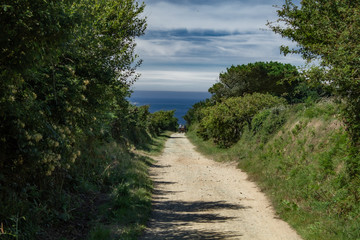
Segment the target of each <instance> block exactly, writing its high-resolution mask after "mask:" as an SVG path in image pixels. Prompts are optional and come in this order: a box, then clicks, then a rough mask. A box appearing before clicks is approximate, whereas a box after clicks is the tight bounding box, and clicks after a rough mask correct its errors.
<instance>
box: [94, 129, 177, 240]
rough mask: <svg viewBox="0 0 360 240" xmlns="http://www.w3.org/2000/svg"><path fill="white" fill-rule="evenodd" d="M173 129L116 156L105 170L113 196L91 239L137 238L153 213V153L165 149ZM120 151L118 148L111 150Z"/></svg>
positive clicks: (107, 182) (101, 208)
mask: <svg viewBox="0 0 360 240" xmlns="http://www.w3.org/2000/svg"><path fill="white" fill-rule="evenodd" d="M170 134H171V132H169V131H167V132H164V133H162V134H160V135H159V136H158V137H155V138H152V139H151V141H149V142H147V143H146V144H144V145H141V146H137V148H138V150H135V151H133V152H132V153H129V155H128V156H125V157H124V156H123V155H122V157H120V158H116V160H115V161H114V159H113V161H112V162H111V164H109V165H108V166H107V167H106V168H105V170H104V174H105V179H104V180H105V182H106V184H107V185H108V184H110V188H109V190H110V191H109V199H108V201H106V202H105V203H104V204H102V205H101V206H99V216H98V218H97V219H98V220H97V221H96V222H95V227H94V228H93V230H92V231H91V233H90V236H89V239H90V240H104V239H105V240H106V239H109V240H110V239H129V240H130V239H137V237H138V236H139V235H140V234H141V233H142V231H143V230H144V228H145V224H146V222H147V220H148V218H149V215H150V213H151V192H152V182H151V180H150V177H149V175H148V170H149V166H150V165H151V164H152V163H153V160H152V159H151V158H150V157H149V156H154V155H158V154H160V153H161V152H162V150H163V148H164V144H165V142H166V140H167V139H168V138H169V136H170ZM110 152H111V153H112V154H116V152H117V151H116V148H115V149H112V150H110Z"/></svg>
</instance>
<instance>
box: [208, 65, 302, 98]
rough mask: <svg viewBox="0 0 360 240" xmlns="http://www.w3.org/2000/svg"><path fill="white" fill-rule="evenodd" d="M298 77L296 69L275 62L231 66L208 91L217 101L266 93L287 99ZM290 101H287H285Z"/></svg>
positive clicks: (296, 83) (297, 82)
mask: <svg viewBox="0 0 360 240" xmlns="http://www.w3.org/2000/svg"><path fill="white" fill-rule="evenodd" d="M299 81H300V76H299V73H298V71H297V69H296V67H295V66H292V65H290V64H282V63H278V62H256V63H249V64H247V65H238V66H231V67H230V68H227V71H226V72H224V73H220V75H219V82H218V83H215V84H214V85H213V86H212V87H211V88H210V89H209V92H210V93H212V94H213V98H214V99H215V100H216V101H220V100H221V99H222V98H229V97H240V96H243V95H244V94H251V93H255V92H258V93H269V94H272V95H275V96H278V97H280V96H281V97H285V98H289V96H288V95H289V94H290V93H292V92H293V91H294V87H296V86H297V85H298V84H299ZM288 100H290V99H288Z"/></svg>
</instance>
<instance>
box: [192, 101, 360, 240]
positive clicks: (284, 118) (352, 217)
mask: <svg viewBox="0 0 360 240" xmlns="http://www.w3.org/2000/svg"><path fill="white" fill-rule="evenodd" d="M338 111H339V110H338V106H337V105H336V104H334V103H333V102H332V101H330V100H323V101H321V102H319V103H317V104H310V105H309V104H308V105H306V104H298V105H294V106H290V107H287V108H284V109H277V110H276V109H275V110H271V111H270V110H265V111H263V112H261V113H259V114H257V115H256V116H255V117H254V118H253V121H252V127H251V129H247V130H245V131H244V133H243V135H242V136H241V139H240V141H239V142H238V143H237V144H236V145H234V146H232V147H231V148H228V149H219V148H217V147H215V146H214V145H213V143H212V142H204V141H202V140H201V139H200V138H198V137H197V136H196V125H193V126H192V128H191V129H190V132H189V134H188V136H189V138H190V139H191V141H192V142H193V143H194V144H195V145H197V146H198V149H199V150H200V151H201V152H202V153H204V154H206V155H208V156H211V157H212V158H214V159H216V160H218V161H237V162H238V165H239V167H240V168H241V169H243V170H245V171H246V172H248V173H249V175H250V177H251V179H253V180H254V181H256V182H257V183H258V184H259V186H260V187H261V189H262V190H263V191H265V192H266V193H267V195H268V196H269V197H270V199H271V200H272V201H273V204H274V205H275V208H276V211H277V212H278V214H279V215H280V216H281V217H282V218H283V219H284V220H286V221H288V222H289V223H290V224H291V225H292V226H293V227H294V228H295V229H297V231H298V233H299V234H300V235H302V237H303V238H304V239H327V240H328V239H359V238H360V231H359V229H360V223H359V221H358V217H359V213H360V205H359V203H358V201H357V199H358V198H357V197H358V196H357V195H356V192H357V191H356V186H359V184H358V183H356V182H354V181H356V180H350V179H349V177H348V176H347V171H346V164H345V160H346V157H347V155H348V153H347V148H348V137H347V134H346V132H345V130H344V128H343V125H342V123H341V121H339V119H338V118H337V116H338ZM234 190H235V189H234Z"/></svg>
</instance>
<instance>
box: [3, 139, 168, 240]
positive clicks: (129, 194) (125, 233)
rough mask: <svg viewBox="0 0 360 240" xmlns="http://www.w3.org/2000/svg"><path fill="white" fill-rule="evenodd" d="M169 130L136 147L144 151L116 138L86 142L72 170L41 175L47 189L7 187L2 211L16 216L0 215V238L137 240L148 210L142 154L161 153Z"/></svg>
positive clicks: (148, 162) (146, 161)
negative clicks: (54, 174)
mask: <svg viewBox="0 0 360 240" xmlns="http://www.w3.org/2000/svg"><path fill="white" fill-rule="evenodd" d="M170 134H171V132H165V133H162V134H161V135H160V136H159V137H155V138H151V139H149V140H148V141H146V144H143V145H141V146H137V148H140V149H143V150H142V151H143V152H142V154H139V153H136V151H129V147H128V146H126V145H124V144H123V143H118V142H116V141H115V140H110V141H96V140H93V141H91V142H89V141H88V142H86V143H84V146H83V147H82V149H83V150H82V153H81V156H80V157H79V159H78V160H77V161H76V162H75V163H74V164H75V166H74V167H73V168H72V169H70V170H69V171H68V172H64V173H59V174H58V175H56V176H52V178H50V177H49V178H48V179H44V182H47V185H50V186H52V187H51V188H49V187H46V188H45V187H43V188H37V187H35V186H31V185H27V186H25V187H24V189H25V190H24V191H23V192H22V195H17V194H16V193H13V192H11V191H7V193H8V194H9V196H8V199H9V201H4V200H3V201H2V204H3V205H2V208H1V209H0V211H1V213H2V214H3V215H6V214H9V213H10V212H15V213H16V214H15V215H11V216H10V217H9V220H6V219H0V223H1V225H0V239H4V240H15V239H16V240H18V239H24V240H25V239H26V240H28V239H40V240H42V239H44V240H45V239H61V240H67V239H90V240H107V239H137V237H138V236H139V235H140V234H141V232H142V230H143V229H144V228H145V224H146V222H147V219H148V217H149V214H150V212H151V191H152V182H151V180H150V178H149V175H148V169H149V166H150V165H151V164H152V163H153V160H152V159H151V158H150V157H147V156H146V155H149V156H151V155H156V154H160V153H161V151H162V149H163V147H164V143H165V141H166V140H167V138H168V137H169V135H170ZM143 153H146V154H143ZM53 179H56V182H55V181H54V182H53ZM58 182H60V183H61V184H55V183H58ZM0 187H1V188H3V189H4V187H3V186H0Z"/></svg>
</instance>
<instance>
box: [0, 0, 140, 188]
mask: <svg viewBox="0 0 360 240" xmlns="http://www.w3.org/2000/svg"><path fill="white" fill-rule="evenodd" d="M143 9H144V5H143V4H141V5H140V4H138V2H136V1H133V0H123V1H116V0H108V1H102V0H81V1H71V0H66V1H55V0H50V1H43V0H34V1H26V0H15V1H5V2H4V3H3V4H2V5H1V6H0V19H1V22H2V27H1V30H0V31H1V32H0V33H1V34H0V43H1V48H2V53H1V56H0V58H1V61H0V78H1V81H0V109H1V112H0V136H1V137H0V168H1V171H0V181H2V180H4V179H6V181H7V182H8V183H10V182H14V183H17V184H19V185H21V184H23V183H25V182H28V183H30V184H31V183H34V184H39V182H49V181H47V180H46V178H44V176H50V175H52V173H53V172H56V171H58V172H61V171H66V170H68V169H69V168H70V167H71V166H72V165H73V163H74V161H75V160H76V159H77V158H78V157H79V155H80V152H81V149H80V144H79V143H80V142H81V141H84V139H85V140H86V138H88V137H92V136H101V135H103V132H104V130H106V128H109V127H108V126H110V123H111V121H113V118H114V114H112V113H113V112H116V111H120V109H123V108H126V107H128V105H127V104H126V99H125V97H126V96H127V95H129V86H130V85H131V83H132V82H133V80H134V78H133V76H134V71H135V68H136V66H137V65H138V64H137V63H136V62H135V61H136V58H137V56H136V55H135V54H134V47H135V37H137V36H140V35H142V34H143V33H144V30H145V27H146V24H145V19H144V18H141V17H140V16H139V15H140V13H141V12H142V11H143ZM135 78H136V75H135ZM0 184H1V183H0ZM5 185H6V184H5Z"/></svg>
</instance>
